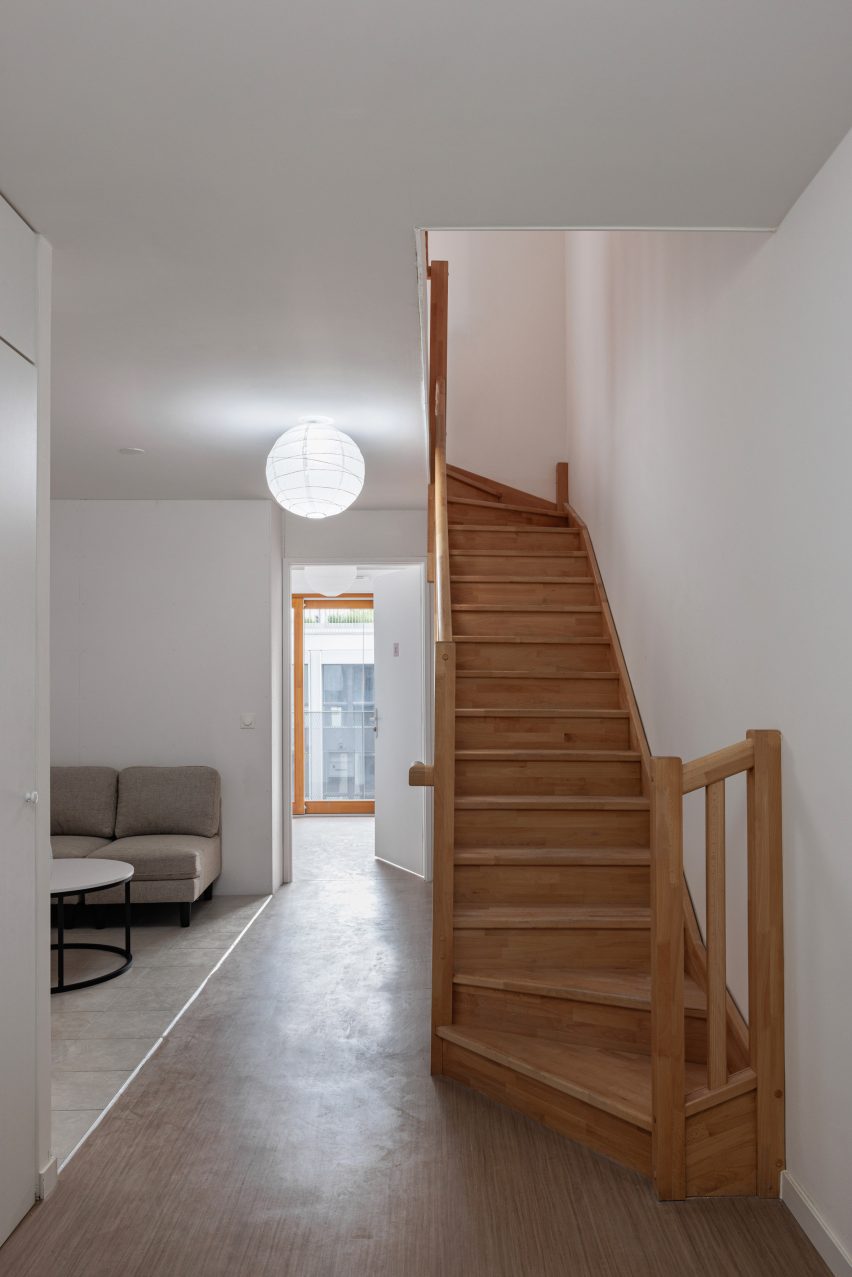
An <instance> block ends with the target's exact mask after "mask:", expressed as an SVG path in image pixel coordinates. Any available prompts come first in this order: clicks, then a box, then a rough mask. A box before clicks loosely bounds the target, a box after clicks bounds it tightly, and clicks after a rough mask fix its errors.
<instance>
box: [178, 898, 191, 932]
mask: <svg viewBox="0 0 852 1277" xmlns="http://www.w3.org/2000/svg"><path fill="white" fill-rule="evenodd" d="M178 909H179V910H180V925H181V926H182V927H188V926H189V920H190V917H191V916H192V905H191V904H190V903H189V901H188V900H181V901H180V902H179V904H178Z"/></svg>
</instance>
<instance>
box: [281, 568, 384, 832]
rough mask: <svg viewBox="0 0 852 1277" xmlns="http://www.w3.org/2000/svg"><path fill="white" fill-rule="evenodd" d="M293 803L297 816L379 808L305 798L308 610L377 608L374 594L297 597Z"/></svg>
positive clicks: (366, 801)
mask: <svg viewBox="0 0 852 1277" xmlns="http://www.w3.org/2000/svg"><path fill="white" fill-rule="evenodd" d="M290 603H291V607H292V611H293V802H292V810H293V815H294V816H372V815H374V814H375V810H376V804H375V802H374V801H373V800H372V799H362V798H352V799H345V798H334V799H322V798H313V799H306V798H305V608H306V607H317V608H329V609H331V608H334V609H335V610H337V611H342V610H344V609H347V608H348V609H350V610H352V611H358V610H360V609H362V608H366V607H368V606H369V608H370V609H371V610H372V608H373V595H372V594H345V595H343V596H341V597H340V598H330V597H329V596H328V595H325V594H293V595H291V598H290Z"/></svg>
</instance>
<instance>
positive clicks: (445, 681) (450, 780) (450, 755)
mask: <svg viewBox="0 0 852 1277" xmlns="http://www.w3.org/2000/svg"><path fill="white" fill-rule="evenodd" d="M434 759H435V761H434V763H433V767H432V781H433V786H434V788H433V826H432V828H433V834H432V845H433V849H434V852H433V866H432V901H433V904H432V1072H433V1073H440V1072H442V1071H443V1042H442V1040H441V1038H439V1037H438V1034H437V1030H438V1028H440V1027H441V1025H445V1024H451V1023H452V1020H453V873H454V854H455V798H456V794H455V761H456V645H455V643H452V642H449V643H446V642H444V643H436V644H435V754H434Z"/></svg>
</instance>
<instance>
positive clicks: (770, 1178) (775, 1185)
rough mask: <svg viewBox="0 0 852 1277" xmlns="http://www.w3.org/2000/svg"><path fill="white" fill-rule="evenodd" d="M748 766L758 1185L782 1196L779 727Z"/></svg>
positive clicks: (761, 739)
mask: <svg viewBox="0 0 852 1277" xmlns="http://www.w3.org/2000/svg"><path fill="white" fill-rule="evenodd" d="M746 735H747V737H748V739H749V740H750V741H751V742H752V745H753V746H754V765H753V767H752V768H751V770H750V771H749V773H748V781H747V802H748V1008H749V1017H748V1018H749V1050H750V1054H751V1066H752V1068H753V1069H754V1071H755V1074H756V1076H757V1097H756V1098H757V1191H758V1194H759V1196H761V1197H777V1196H778V1193H779V1190H780V1179H781V1171H782V1170H783V1168H784V892H783V880H782V871H781V733H780V732H777V731H751V732H747V733H746Z"/></svg>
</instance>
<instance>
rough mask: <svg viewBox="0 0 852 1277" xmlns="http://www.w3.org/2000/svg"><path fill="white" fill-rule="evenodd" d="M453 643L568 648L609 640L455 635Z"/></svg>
mask: <svg viewBox="0 0 852 1277" xmlns="http://www.w3.org/2000/svg"><path fill="white" fill-rule="evenodd" d="M453 642H454V643H535V644H536V645H543V644H549V645H553V644H555V643H558V644H561V645H562V646H563V647H564V646H570V645H571V644H574V645H577V644H580V645H582V644H584V643H597V644H598V645H599V646H600V645H604V644H607V645H608V644H609V642H610V640H609V639H608V638H605V637H602V636H601V635H600V634H588V635H582V636H581V637H579V638H575V637H574V636H573V635H572V636H565V637H564V638H563V637H561V636H560V637H558V638H553V637H551V636H550V635H545V636H543V637H541V638H536V637H535V636H534V635H529V634H456V635H455V636H454V638H453ZM554 677H555V678H556V677H559V676H558V675H554Z"/></svg>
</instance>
